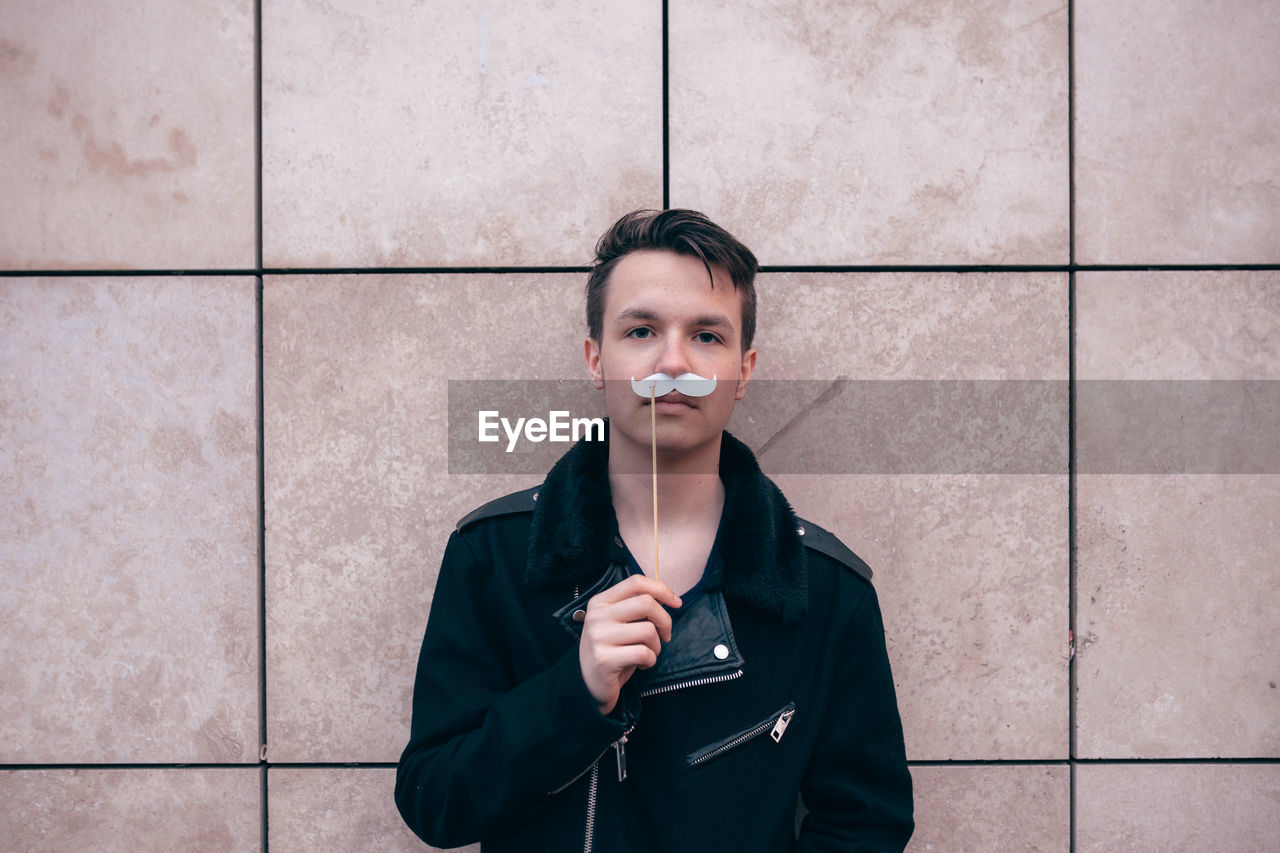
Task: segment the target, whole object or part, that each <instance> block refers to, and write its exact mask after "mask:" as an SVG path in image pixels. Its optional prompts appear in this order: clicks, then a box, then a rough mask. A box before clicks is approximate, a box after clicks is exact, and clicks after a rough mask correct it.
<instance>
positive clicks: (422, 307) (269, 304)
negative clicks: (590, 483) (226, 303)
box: [263, 274, 585, 761]
mask: <svg viewBox="0 0 1280 853" xmlns="http://www.w3.org/2000/svg"><path fill="white" fill-rule="evenodd" d="M583 278H584V277H583V276H580V275H537V274H523V275H433V276H427V275H424V276H409V275H405V276H393V275H378V276H373V275H370V276H289V277H268V279H267V281H266V286H265V292H264V297H263V315H264V317H263V328H264V339H263V349H264V356H263V358H264V365H263V369H264V392H265V406H266V416H265V429H266V455H265V465H266V507H267V619H268V624H267V643H268V650H267V651H268V659H267V674H268V678H267V691H268V693H267V712H268V715H269V720H268V725H269V728H268V741H269V746H270V755H271V758H272V759H273V760H276V761H307V760H319V761H394V760H396V759H397V758H398V757H399V755H400V751H401V750H402V749H403V748H404V745H405V743H406V742H407V741H408V734H409V711H410V699H411V694H412V688H413V674H414V667H415V665H416V663H417V655H418V650H419V647H420V645H421V642H422V632H423V629H424V628H425V627H426V617H427V608H428V606H429V603H430V599H431V589H432V585H433V584H434V582H435V575H436V571H437V569H438V567H439V564H440V557H441V555H442V554H443V550H444V543H445V540H446V538H447V535H448V533H449V532H450V531H451V530H452V529H453V525H454V523H455V522H456V521H457V520H458V519H459V518H461V517H462V516H463V515H465V514H466V513H467V512H468V511H470V510H471V509H473V508H475V507H477V506H479V505H480V504H482V503H483V502H485V501H486V500H488V499H490V498H493V497H497V496H498V495H501V494H504V493H505V492H507V491H511V490H513V489H516V488H524V487H526V486H530V485H534V484H536V483H537V482H539V481H540V480H541V474H542V473H545V471H544V472H541V473H539V474H536V475H523V476H511V475H499V474H491V475H452V476H451V475H449V474H448V473H447V470H448V465H447V453H446V445H445V437H446V426H447V424H446V412H447V399H446V397H447V380H449V379H455V380H462V379H494V378H501V377H509V378H520V379H530V378H540V379H566V378H567V379H578V378H579V377H585V369H584V367H583V366H582V360H581V359H582V349H581V340H582V338H583V336H584V335H585V332H584V329H585V323H584V321H583V320H582V319H581V311H582V307H581V305H582V297H581V293H582V290H581V289H582V285H583ZM584 384H585V383H584ZM567 447H568V445H561V446H560V449H561V450H563V449H566V448H567Z"/></svg>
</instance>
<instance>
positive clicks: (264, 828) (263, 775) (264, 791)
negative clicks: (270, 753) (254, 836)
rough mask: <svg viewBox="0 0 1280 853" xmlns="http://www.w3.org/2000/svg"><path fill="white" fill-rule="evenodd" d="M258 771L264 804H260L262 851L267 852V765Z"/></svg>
mask: <svg viewBox="0 0 1280 853" xmlns="http://www.w3.org/2000/svg"><path fill="white" fill-rule="evenodd" d="M258 772H259V774H260V776H259V779H260V782H261V791H262V797H261V800H262V804H261V806H260V808H261V809H262V853H267V828H268V826H269V816H268V815H267V785H268V779H267V765H266V764H263V765H262V769H261V770H259V771H258Z"/></svg>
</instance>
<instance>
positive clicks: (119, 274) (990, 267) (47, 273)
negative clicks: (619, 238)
mask: <svg viewBox="0 0 1280 853" xmlns="http://www.w3.org/2000/svg"><path fill="white" fill-rule="evenodd" d="M590 271H591V268H590V267H571V266H570V267H554V266H541V267H540V266H527V267H253V268H248V269H245V268H238V267H237V268H228V269H217V270H210V269H201V270H180V269H145V270H141V269H139V270H134V269H117V270H0V278H93V277H108V276H109V277H113V278H135V277H136V278H144V277H149V276H237V275H273V276H274V275H280V276H285V275H388V274H400V275H512V274H526V273H527V274H555V273H571V274H579V273H581V274H585V273H588V272H590ZM1277 271H1280V264H916V265H912V264H898V265H871V264H861V265H854V264H790V265H785V264H778V265H767V266H762V267H760V272H762V273H934V272H936V273H959V274H968V273H1026V272H1047V273H1074V272H1277Z"/></svg>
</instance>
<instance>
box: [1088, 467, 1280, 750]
mask: <svg viewBox="0 0 1280 853" xmlns="http://www.w3.org/2000/svg"><path fill="white" fill-rule="evenodd" d="M1076 494H1077V497H1076V502H1077V503H1076V506H1077V510H1076V524H1077V533H1076V545H1077V548H1078V566H1077V583H1078V589H1079V598H1078V610H1077V635H1078V636H1077V664H1076V666H1077V691H1078V692H1077V702H1076V726H1077V745H1078V751H1079V754H1080V755H1081V756H1082V757H1086V758H1094V757H1096V758H1129V757H1139V758H1159V757H1198V756H1210V757H1213V756H1242V757H1250V756H1270V757H1277V756H1280V714H1278V713H1277V710H1278V709H1280V690H1277V688H1276V687H1274V686H1273V685H1275V684H1276V683H1277V682H1280V666H1278V665H1277V659H1276V655H1275V637H1276V636H1277V633H1278V632H1280V590H1277V587H1276V583H1275V574H1274V571H1275V566H1276V565H1277V563H1278V562H1280V545H1277V541H1276V535H1275V525H1276V521H1275V520H1276V511H1275V509H1276V507H1277V506H1280V476H1275V475H1268V476H1245V475H1236V476H1225V475H1218V476H1190V475H1184V476H1168V477H1160V476H1157V475H1151V476H1106V475H1097V476H1087V477H1080V478H1079V480H1078V483H1077V487H1076Z"/></svg>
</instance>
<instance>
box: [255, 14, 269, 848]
mask: <svg viewBox="0 0 1280 853" xmlns="http://www.w3.org/2000/svg"><path fill="white" fill-rule="evenodd" d="M253 88H254V91H253V143H254V182H255V186H254V259H253V262H254V267H255V270H254V272H255V273H256V274H257V288H256V290H257V312H258V317H257V323H258V328H257V348H258V353H257V359H258V365H257V368H258V369H257V374H258V375H257V383H258V388H257V392H258V764H259V766H260V768H261V769H260V771H259V782H260V791H261V802H260V804H259V809H260V811H261V820H262V823H261V828H260V832H261V834H262V837H261V839H260V841H261V845H262V853H267V849H268V841H267V830H268V814H267V804H268V803H267V781H268V780H267V499H266V485H267V479H266V447H267V444H266V420H267V409H266V397H265V393H266V392H265V389H264V386H263V358H262V352H263V345H262V342H263V327H262V296H263V292H262V231H263V223H262V0H254V4H253Z"/></svg>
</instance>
